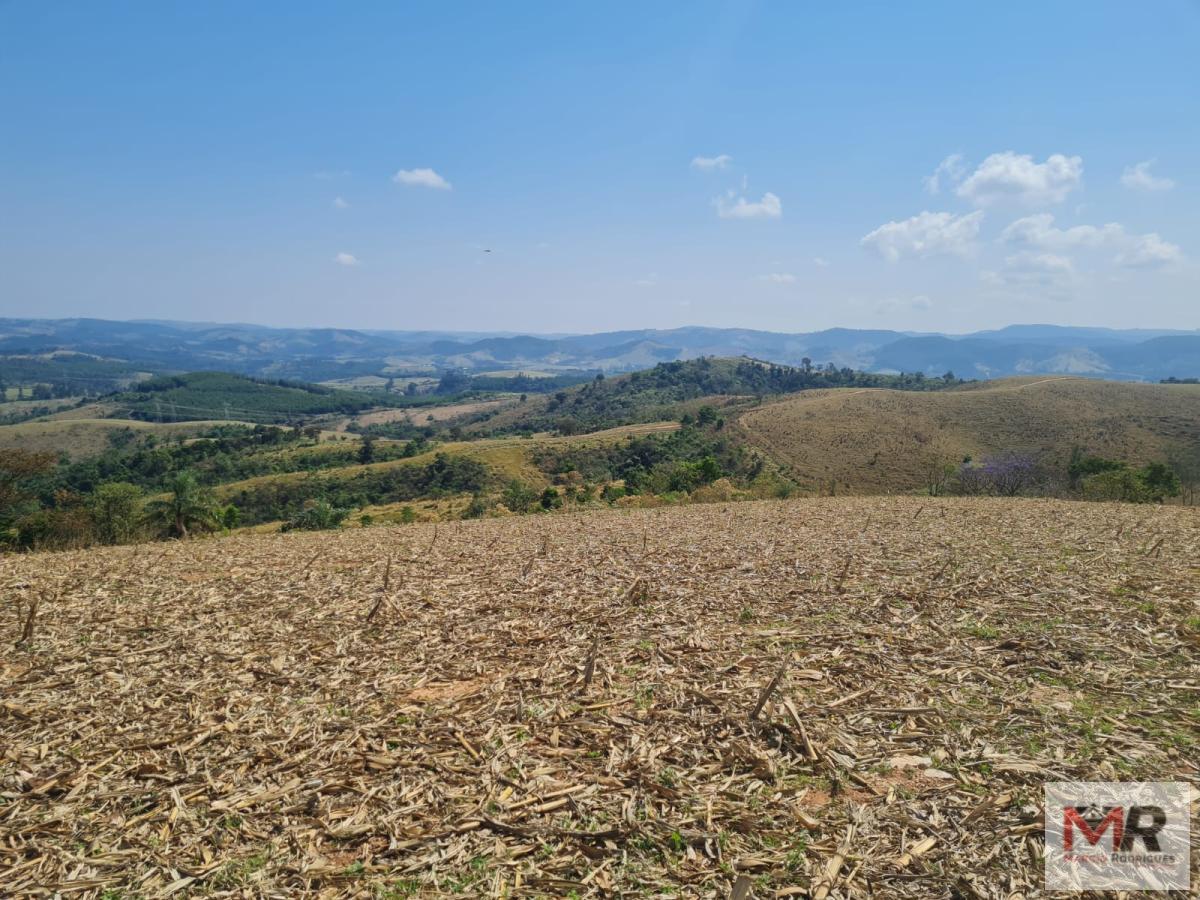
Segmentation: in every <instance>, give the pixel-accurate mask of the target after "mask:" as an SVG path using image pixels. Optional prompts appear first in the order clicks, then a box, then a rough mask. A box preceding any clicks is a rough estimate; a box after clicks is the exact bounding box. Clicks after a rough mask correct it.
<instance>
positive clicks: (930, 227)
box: [861, 211, 983, 262]
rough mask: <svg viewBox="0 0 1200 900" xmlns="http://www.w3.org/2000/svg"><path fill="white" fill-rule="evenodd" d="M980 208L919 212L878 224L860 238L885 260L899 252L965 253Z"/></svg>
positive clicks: (971, 241) (894, 258) (895, 257)
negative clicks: (962, 212) (959, 213)
mask: <svg viewBox="0 0 1200 900" xmlns="http://www.w3.org/2000/svg"><path fill="white" fill-rule="evenodd" d="M982 221H983V212H982V211H977V212H973V213H967V214H966V215H964V216H956V215H954V214H953V213H948V212H939V213H934V212H922V213H921V214H920V215H916V216H913V217H912V218H911V219H905V220H904V221H903V222H888V223H887V224H885V225H880V226H879V227H878V228H876V229H875V230H874V231H872V232H871V233H870V234H868V235H867V236H866V237H864V238H863V239H862V241H861V243H862V246H864V247H871V248H873V249H875V250H876V251H877V252H878V253H879V254H880V255H881V256H882V257H883V258H884V259H886V260H888V261H889V262H897V261H898V260H899V259H900V258H901V257H902V256H933V255H935V254H942V253H949V254H954V255H958V256H965V255H966V254H968V253H969V252H970V251H971V249H972V247H973V246H974V243H975V238H976V236H977V235H978V234H979V225H980V223H981V222H982Z"/></svg>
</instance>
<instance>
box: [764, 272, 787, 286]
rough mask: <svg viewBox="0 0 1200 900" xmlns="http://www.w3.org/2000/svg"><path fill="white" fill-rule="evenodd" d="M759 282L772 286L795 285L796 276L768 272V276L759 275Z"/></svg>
mask: <svg viewBox="0 0 1200 900" xmlns="http://www.w3.org/2000/svg"><path fill="white" fill-rule="evenodd" d="M758 280H759V281H768V282H770V283H771V284H795V283H796V276H795V275H793V274H792V273H791V272H768V273H767V274H766V275H759V276H758Z"/></svg>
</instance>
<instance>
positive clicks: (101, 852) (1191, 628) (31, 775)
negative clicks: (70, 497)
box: [0, 498, 1200, 900]
mask: <svg viewBox="0 0 1200 900" xmlns="http://www.w3.org/2000/svg"><path fill="white" fill-rule="evenodd" d="M1198 559H1200V516H1198V515H1197V513H1196V512H1195V511H1194V510H1190V509H1186V508H1179V507H1151V508H1148V507H1136V506H1113V505H1102V504H1072V503H1062V502H1055V501H1036V500H1030V501H1022V500H1016V501H1002V500H965V499H955V500H919V499H913V498H888V499H879V498H854V499H847V498H839V499H822V500H806V501H791V502H760V503H743V504H727V505H709V506H693V507H683V508H670V509H662V510H640V511H628V512H619V511H612V512H602V513H593V514H588V515H555V516H536V517H523V518H514V519H507V520H498V521H477V522H463V523H456V524H454V525H445V524H443V525H441V526H434V525H414V526H408V527H405V528H371V529H354V530H349V531H345V532H342V533H338V534H289V535H267V536H244V537H233V538H227V539H220V540H205V541H195V542H191V543H175V544H169V545H166V546H162V545H159V546H141V547H127V548H114V549H108V550H101V551H92V552H73V553H63V554H57V555H35V556H26V557H11V556H10V557H6V558H4V559H2V560H0V592H2V593H0V596H3V598H4V606H3V607H2V608H0V633H2V634H3V635H4V636H5V640H6V641H7V642H9V643H8V644H7V646H6V649H5V653H4V655H3V656H0V747H2V748H3V757H2V759H0V834H2V835H3V840H0V885H3V886H4V888H3V889H4V891H5V892H7V893H9V894H18V895H21V894H33V895H42V896H50V895H52V894H54V893H55V892H59V891H61V892H64V894H65V893H66V892H72V893H71V894H70V896H81V897H88V898H95V897H99V896H100V895H101V894H102V892H104V891H110V893H108V894H105V895H104V896H106V897H116V896H122V897H157V896H164V895H175V896H295V895H300V894H309V895H317V894H319V895H320V896H323V897H340V896H346V897H349V896H381V897H405V896H555V897H562V896H569V895H571V894H572V892H574V893H575V894H576V895H577V896H581V897H582V896H616V895H621V896H654V897H665V896H683V897H712V898H722V900H723V898H725V897H727V896H728V895H729V891H730V887H731V883H732V882H733V880H734V879H735V878H736V877H738V876H742V875H744V876H746V877H748V878H749V879H750V882H751V883H752V890H753V896H755V897H759V898H763V897H771V896H808V895H813V896H817V897H821V896H825V895H826V894H827V895H828V896H829V897H865V896H875V897H903V896H913V897H938V898H944V897H947V896H957V897H987V898H1006V897H1011V896H1017V895H1019V896H1029V895H1030V894H1036V893H1038V892H1039V890H1040V879H1041V866H1040V862H1039V857H1038V852H1039V843H1038V838H1039V833H1040V824H1039V818H1038V816H1039V813H1038V800H1039V798H1040V796H1041V785H1042V782H1044V781H1046V780H1053V779H1059V778H1067V777H1072V778H1074V777H1078V778H1091V779H1098V778H1105V779H1114V778H1138V777H1146V778H1154V779H1161V780H1169V779H1182V780H1187V781H1190V782H1192V783H1193V784H1195V783H1196V782H1197V778H1198V772H1197V762H1196V761H1197V759H1198V758H1200V749H1198V747H1197V740H1198V735H1200V679H1198V678H1197V662H1198V661H1200V660H1198V653H1200V643H1198V642H1200V634H1198V633H1197V630H1196V629H1197V627H1198V626H1200V621H1198V618H1197V617H1198V613H1200V610H1198V608H1197V600H1196V592H1195V587H1196V583H1197V577H1198V576H1200V568H1198V567H1197V560H1198ZM34 604H36V608H35V612H34V613H33V614H32V615H30V609H31V608H33V606H34ZM18 639H21V643H20V645H19V646H18V647H17V648H16V649H12V643H11V642H12V641H15V640H18ZM1193 846H1197V845H1196V844H1194V845H1193ZM1193 877H1195V876H1193ZM780 892H783V893H780Z"/></svg>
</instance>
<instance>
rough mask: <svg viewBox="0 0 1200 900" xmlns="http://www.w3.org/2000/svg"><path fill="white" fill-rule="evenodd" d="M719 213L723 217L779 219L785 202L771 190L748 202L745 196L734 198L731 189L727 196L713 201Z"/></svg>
mask: <svg viewBox="0 0 1200 900" xmlns="http://www.w3.org/2000/svg"><path fill="white" fill-rule="evenodd" d="M713 203H714V205H715V206H716V207H717V215H719V216H720V217H721V218H722V219H778V218H779V217H780V216H782V215H783V203H782V201H780V199H779V198H778V197H776V196H775V195H774V194H772V193H771V192H770V191H768V192H767V193H765V194H763V195H762V199H761V200H759V201H758V202H753V201H750V202H747V200H746V198H745V197H738V198H736V200H735V199H734V195H733V192H732V191H731V192H730V193H729V194H728V195H727V196H725V197H718V198H717V199H716V200H714V201H713Z"/></svg>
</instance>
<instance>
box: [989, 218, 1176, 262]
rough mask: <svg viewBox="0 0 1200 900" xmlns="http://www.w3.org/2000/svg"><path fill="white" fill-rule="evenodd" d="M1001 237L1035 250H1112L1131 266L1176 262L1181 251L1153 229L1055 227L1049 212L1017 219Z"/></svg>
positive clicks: (1115, 258)
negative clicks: (1152, 230)
mask: <svg viewBox="0 0 1200 900" xmlns="http://www.w3.org/2000/svg"><path fill="white" fill-rule="evenodd" d="M1000 239H1001V240H1002V241H1005V242H1007V243H1010V244H1018V245H1024V246H1026V247H1031V248H1034V249H1037V250H1045V251H1051V252H1055V253H1063V252H1068V251H1071V250H1077V249H1104V250H1109V251H1111V252H1113V253H1114V256H1113V258H1112V261H1113V262H1115V263H1116V264H1117V265H1119V266H1127V267H1130V268H1152V267H1154V266H1163V265H1167V264H1169V263H1173V262H1178V261H1179V260H1181V259H1182V258H1183V252H1182V251H1181V250H1180V249H1179V247H1178V246H1176V245H1175V244H1172V243H1170V242H1168V241H1165V240H1163V239H1162V238H1161V237H1160V236H1159V235H1158V234H1157V233H1156V232H1150V233H1148V234H1130V233H1129V232H1128V231H1126V230H1125V227H1124V226H1123V225H1120V224H1118V223H1117V222H1109V223H1108V224H1107V225H1100V226H1096V225H1076V226H1074V227H1073V228H1057V227H1055V225H1054V216H1052V215H1051V214H1050V213H1039V214H1038V215H1033V216H1026V217H1025V218H1023V219H1017V220H1016V221H1015V222H1013V223H1012V224H1011V225H1009V226H1008V227H1007V228H1005V229H1004V231H1003V232H1001V234H1000Z"/></svg>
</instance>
